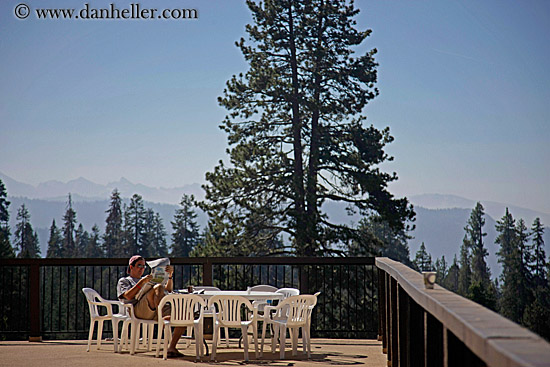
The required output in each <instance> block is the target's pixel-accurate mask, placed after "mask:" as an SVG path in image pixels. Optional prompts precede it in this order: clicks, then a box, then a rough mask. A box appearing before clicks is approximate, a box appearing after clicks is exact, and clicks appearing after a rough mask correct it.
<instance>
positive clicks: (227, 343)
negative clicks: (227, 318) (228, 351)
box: [224, 327, 229, 348]
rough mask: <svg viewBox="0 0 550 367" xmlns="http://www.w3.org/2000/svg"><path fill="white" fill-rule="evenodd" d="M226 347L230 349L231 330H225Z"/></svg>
mask: <svg viewBox="0 0 550 367" xmlns="http://www.w3.org/2000/svg"><path fill="white" fill-rule="evenodd" d="M224 330H225V346H226V347H227V348H229V328H227V327H226V328H225V329H224Z"/></svg>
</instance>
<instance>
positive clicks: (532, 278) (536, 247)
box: [413, 203, 550, 340]
mask: <svg viewBox="0 0 550 367" xmlns="http://www.w3.org/2000/svg"><path fill="white" fill-rule="evenodd" d="M484 215H485V212H484V208H483V206H482V205H481V203H477V204H476V206H475V208H474V209H473V210H472V212H471V214H470V218H469V219H468V223H467V225H466V227H465V228H464V230H465V235H464V239H463V241H462V245H461V247H460V255H459V259H458V260H457V257H456V255H455V257H454V260H453V263H452V264H451V265H450V266H448V264H447V262H446V260H445V257H444V256H443V257H442V258H441V259H437V260H436V261H435V264H434V263H433V262H432V259H431V255H430V254H429V253H428V252H427V251H426V247H425V246H424V243H422V245H421V247H420V249H419V250H418V252H417V253H416V257H415V260H414V261H413V262H414V264H415V265H416V266H417V268H418V269H419V270H421V271H427V270H432V269H435V271H436V272H437V278H438V279H439V281H438V283H439V284H441V285H442V286H444V287H446V288H448V289H449V290H451V291H453V292H456V293H458V294H460V295H462V296H465V297H467V298H470V299H472V300H473V301H475V302H477V303H480V304H482V305H484V306H486V307H488V308H490V309H493V310H495V311H498V312H500V313H501V314H502V315H503V316H505V317H507V318H509V319H510V320H512V321H514V322H517V323H519V324H521V325H524V326H526V327H528V328H529V329H531V330H533V331H535V332H536V333H538V334H539V335H541V336H543V337H545V338H547V339H549V340H550V278H549V276H548V274H549V271H550V262H548V261H547V258H546V253H545V250H544V238H543V235H544V226H543V224H542V223H541V221H540V218H536V219H535V220H534V222H533V224H532V226H531V228H530V229H528V228H527V225H526V224H525V221H524V220H523V219H519V220H518V221H516V220H515V219H514V218H513V216H512V214H511V213H510V212H509V211H508V209H506V213H505V214H504V216H503V217H502V218H501V219H500V220H498V221H497V223H496V230H497V233H498V235H497V238H496V240H495V243H496V244H497V245H498V246H499V250H498V252H497V257H498V261H499V263H500V264H502V273H501V275H500V276H499V277H498V279H495V280H494V281H493V280H491V270H490V269H489V267H488V265H487V262H486V257H487V256H488V254H489V253H488V251H487V248H486V247H485V243H484V240H483V238H484V237H485V236H486V235H487V234H486V233H485V232H484V231H483V226H484V225H485V218H484Z"/></svg>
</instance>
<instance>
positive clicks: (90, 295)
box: [82, 288, 128, 353]
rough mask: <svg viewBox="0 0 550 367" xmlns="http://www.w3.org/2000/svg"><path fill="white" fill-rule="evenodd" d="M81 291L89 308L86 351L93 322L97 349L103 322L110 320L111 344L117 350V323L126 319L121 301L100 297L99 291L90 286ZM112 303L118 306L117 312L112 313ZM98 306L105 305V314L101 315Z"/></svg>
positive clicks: (91, 335)
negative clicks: (111, 327) (95, 329)
mask: <svg viewBox="0 0 550 367" xmlns="http://www.w3.org/2000/svg"><path fill="white" fill-rule="evenodd" d="M82 292H83V293H84V295H85V296H86V301H88V308H89V309H90V332H89V334H88V348H87V349H86V351H87V352H89V351H90V345H91V344H92V338H93V335H94V327H95V322H96V321H97V349H99V348H100V347H101V339H102V337H103V322H104V321H106V320H110V321H111V322H112V324H113V345H114V351H115V353H117V352H118V323H119V322H120V321H125V320H127V319H128V316H127V315H126V313H125V312H124V308H122V302H120V301H109V300H106V299H104V298H102V297H101V296H100V295H99V293H97V292H96V291H95V290H93V289H92V288H82ZM113 305H116V306H118V311H119V313H113ZM100 307H105V308H106V310H107V314H106V315H103V316H101V315H100V312H99V308H100Z"/></svg>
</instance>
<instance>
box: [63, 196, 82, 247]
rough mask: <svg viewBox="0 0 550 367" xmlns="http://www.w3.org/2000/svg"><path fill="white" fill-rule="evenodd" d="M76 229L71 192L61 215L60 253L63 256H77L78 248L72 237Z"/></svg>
mask: <svg viewBox="0 0 550 367" xmlns="http://www.w3.org/2000/svg"><path fill="white" fill-rule="evenodd" d="M75 230H76V212H75V211H74V209H73V201H72V198H71V194H69V199H68V201H67V210H66V211H65V215H64V216H63V246H62V249H61V253H62V254H63V257H77V256H78V249H77V247H76V242H75V239H74V234H75Z"/></svg>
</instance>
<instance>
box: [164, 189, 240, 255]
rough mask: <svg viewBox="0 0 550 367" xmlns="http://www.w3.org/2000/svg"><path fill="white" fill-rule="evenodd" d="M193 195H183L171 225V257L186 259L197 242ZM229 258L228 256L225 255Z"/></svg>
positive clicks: (197, 232) (197, 227) (197, 226)
mask: <svg viewBox="0 0 550 367" xmlns="http://www.w3.org/2000/svg"><path fill="white" fill-rule="evenodd" d="M193 200H194V197H193V195H190V196H189V195H185V194H184V195H183V197H182V198H181V202H180V208H178V209H176V213H175V214H174V221H173V222H171V223H172V230H173V232H172V244H171V256H174V257H187V256H189V254H190V253H191V252H192V251H193V249H194V248H195V246H197V244H198V242H199V225H198V224H197V221H196V218H197V213H196V212H195V210H194V209H193ZM226 256H230V255H226Z"/></svg>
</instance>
